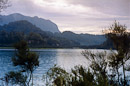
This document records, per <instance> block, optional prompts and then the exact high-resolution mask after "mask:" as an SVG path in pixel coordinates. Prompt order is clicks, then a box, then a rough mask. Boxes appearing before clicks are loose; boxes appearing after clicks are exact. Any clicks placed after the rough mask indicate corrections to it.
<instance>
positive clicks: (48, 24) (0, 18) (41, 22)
mask: <svg viewBox="0 0 130 86" xmlns="http://www.w3.org/2000/svg"><path fill="white" fill-rule="evenodd" d="M20 20H27V21H29V22H30V23H32V24H33V25H35V26H37V27H38V28H40V29H41V30H43V31H50V32H52V33H55V32H58V33H59V32H60V31H59V29H58V27H57V25H56V24H55V23H53V22H52V21H50V20H45V19H43V18H39V17H37V16H35V17H30V16H24V15H22V14H19V13H14V14H10V15H0V25H4V24H8V23H10V22H14V21H20Z"/></svg>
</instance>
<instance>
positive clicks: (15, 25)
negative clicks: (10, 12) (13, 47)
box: [0, 20, 43, 34]
mask: <svg viewBox="0 0 130 86" xmlns="http://www.w3.org/2000/svg"><path fill="white" fill-rule="evenodd" d="M0 31H6V32H23V33H24V34H29V33H31V32H35V33H43V31H42V30H41V29H40V28H38V27H36V26H35V25H33V24H32V23H30V22H28V21H26V20H21V21H15V22H10V23H9V24H5V25H3V26H0Z"/></svg>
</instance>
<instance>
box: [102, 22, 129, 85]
mask: <svg viewBox="0 0 130 86" xmlns="http://www.w3.org/2000/svg"><path fill="white" fill-rule="evenodd" d="M105 33H106V36H107V37H108V38H109V39H111V40H112V42H113V44H114V47H115V49H116V50H117V54H116V55H115V56H114V57H113V61H112V60H111V63H110V64H111V65H113V64H114V65H115V66H116V69H117V72H118V69H119V68H120V67H122V68H123V76H124V77H123V79H124V80H123V82H124V83H123V85H124V86H125V85H126V84H127V81H126V73H125V71H126V70H125V64H126V62H127V61H128V60H129V59H130V54H129V53H130V33H129V32H127V27H126V26H125V25H121V24H119V23H117V22H116V21H115V23H114V24H113V25H112V26H110V27H109V29H108V30H106V31H105ZM114 58H115V60H114ZM120 64H121V65H122V66H120ZM118 76H119V74H118ZM118 81H119V77H118Z"/></svg>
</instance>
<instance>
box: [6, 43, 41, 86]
mask: <svg viewBox="0 0 130 86" xmlns="http://www.w3.org/2000/svg"><path fill="white" fill-rule="evenodd" d="M38 59H39V56H38V55H37V54H36V53H34V52H31V51H30V50H29V47H28V45H27V42H26V41H20V42H19V43H16V44H15V56H14V57H13V58H12V62H13V65H14V66H18V67H19V68H20V70H19V72H13V71H12V72H9V73H7V74H6V76H5V77H7V79H9V80H8V81H10V82H13V83H14V84H21V83H22V84H23V83H24V82H25V81H26V84H25V86H29V85H30V81H31V80H32V85H33V72H34V70H35V69H36V68H37V67H38V66H39V60H38ZM17 78H18V79H17ZM16 79H17V80H16Z"/></svg>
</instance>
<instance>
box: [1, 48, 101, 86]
mask: <svg viewBox="0 0 130 86" xmlns="http://www.w3.org/2000/svg"><path fill="white" fill-rule="evenodd" d="M32 51H35V52H36V53H37V54H38V55H39V61H40V65H39V67H38V68H37V69H36V71H35V72H34V78H35V82H38V84H39V83H40V82H39V81H41V78H42V76H43V74H45V73H46V72H47V71H48V69H49V68H51V67H53V66H54V65H55V64H57V65H58V66H61V67H62V68H64V69H66V70H70V69H71V68H73V67H74V66H76V65H83V66H85V67H87V66H88V62H87V60H86V58H85V57H83V56H82V55H81V52H82V51H84V50H83V49H33V50H32ZM93 51H97V50H93ZM99 51H103V50H99ZM13 56H14V50H13V49H0V77H3V76H4V74H5V73H7V72H8V71H11V70H13V71H14V70H18V67H13V66H12V61H11V58H12V57H13ZM39 77H40V78H39Z"/></svg>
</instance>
